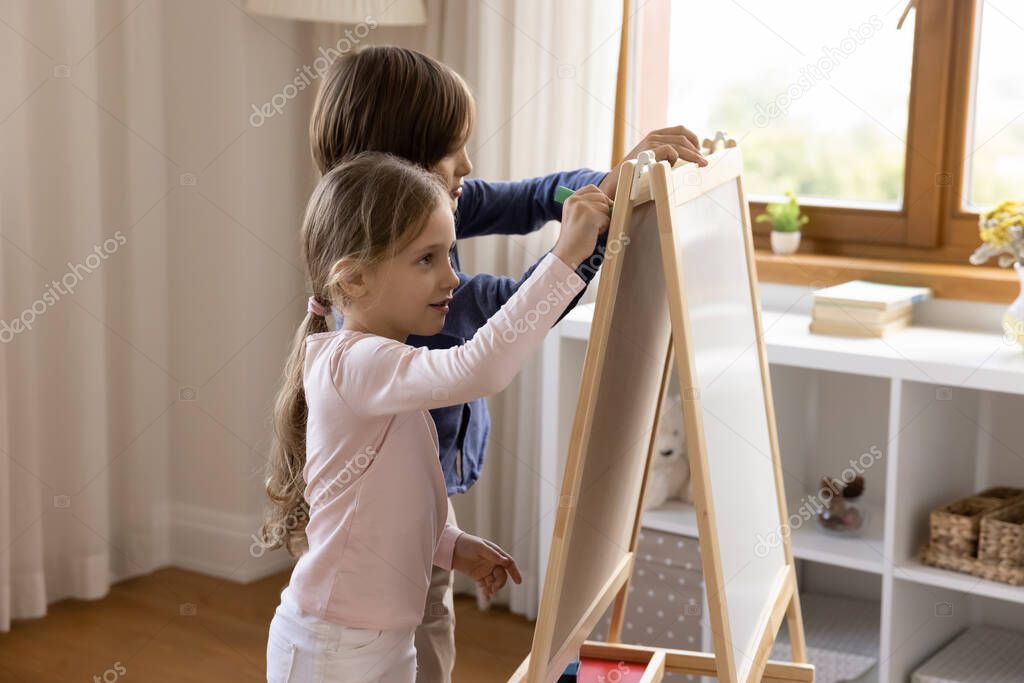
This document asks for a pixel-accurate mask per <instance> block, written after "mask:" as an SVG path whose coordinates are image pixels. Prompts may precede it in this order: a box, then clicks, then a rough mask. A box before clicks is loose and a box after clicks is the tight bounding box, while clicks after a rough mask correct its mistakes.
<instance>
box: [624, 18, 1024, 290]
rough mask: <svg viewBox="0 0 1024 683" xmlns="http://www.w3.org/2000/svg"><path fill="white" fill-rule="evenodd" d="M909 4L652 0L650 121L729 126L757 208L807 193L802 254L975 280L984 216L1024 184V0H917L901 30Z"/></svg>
mask: <svg viewBox="0 0 1024 683" xmlns="http://www.w3.org/2000/svg"><path fill="white" fill-rule="evenodd" d="M907 4H908V1H907V0H888V1H887V2H880V1H879V2H876V1H875V0H863V1H862V2H859V3H853V2H820V1H819V2H813V0H791V1H789V2H785V3H780V2H772V1H771V0H729V1H728V2H723V1H720V0H673V1H671V2H670V1H669V0H647V2H645V3H643V4H642V6H641V15H640V17H639V21H638V33H639V35H641V36H643V40H644V42H643V44H642V45H641V48H642V49H641V53H642V58H641V59H640V61H639V67H638V76H637V79H636V80H637V87H636V92H637V93H638V95H637V97H638V101H637V108H638V110H639V111H638V115H639V120H641V121H648V122H649V121H658V122H668V123H685V124H686V125H688V126H689V127H690V128H693V129H694V130H696V131H697V132H698V134H701V135H710V134H711V133H713V132H714V131H715V130H716V129H725V130H728V131H729V133H730V135H732V136H733V137H734V138H736V139H737V140H738V141H739V143H740V146H741V148H742V149H743V150H744V155H743V156H744V165H745V176H744V180H745V183H746V189H747V192H748V194H749V196H750V199H751V201H750V209H751V213H752V214H754V215H756V214H757V213H759V212H761V211H762V210H763V208H764V202H765V201H767V200H772V199H774V198H775V197H778V196H780V195H782V193H783V192H785V191H786V190H794V191H795V192H796V193H797V195H798V196H799V197H800V199H801V203H802V204H803V205H804V207H805V212H806V213H807V215H808V216H809V217H810V219H811V221H810V223H809V224H808V225H807V226H806V227H805V229H804V231H803V232H804V236H803V240H802V243H801V253H810V254H815V255H823V256H830V255H835V256H854V257H859V258H862V259H875V260H877V259H889V260H895V261H898V262H899V263H905V262H907V261H917V262H922V263H929V262H930V263H935V264H961V265H963V266H964V267H965V269H966V270H965V271H964V273H968V274H966V275H964V277H967V278H974V277H976V275H977V273H978V272H979V270H980V269H977V268H975V269H974V270H973V271H972V270H971V267H970V266H968V265H967V263H968V261H967V259H968V256H969V255H970V254H971V252H972V251H973V250H974V248H975V246H977V243H978V228H977V223H978V215H977V214H978V211H979V210H981V209H983V208H984V207H986V206H987V205H990V204H993V203H996V202H999V201H1002V200H1004V199H1010V198H1015V197H1016V198H1019V197H1020V196H1021V193H1022V192H1024V67H1022V66H1021V65H1022V63H1024V62H1022V60H1021V58H1020V56H1019V46H1020V45H1021V44H1024V3H1021V2H1017V1H1010V0H995V4H993V2H992V1H991V0H915V2H913V8H912V10H910V11H909V14H908V16H907V18H906V20H905V22H904V24H903V26H902V28H901V29H900V30H896V24H897V22H898V21H899V18H900V15H901V14H902V12H903V10H904V9H905V8H906V6H907ZM666 25H667V26H669V27H670V30H663V29H662V27H663V26H666ZM651 55H657V56H658V57H659V58H660V59H662V60H664V63H666V64H668V69H667V71H668V73H667V74H664V73H659V69H657V68H650V66H649V65H650V64H651V63H652V59H651ZM645 64H646V65H648V66H647V67H646V68H645V67H644V65H645ZM826 71H827V73H825V72H826ZM645 75H646V79H647V80H645ZM666 84H667V87H666ZM659 89H660V92H659ZM754 231H755V245H756V246H757V247H759V248H761V249H764V248H766V247H767V242H768V235H767V232H768V228H767V226H765V225H764V224H755V225H754ZM864 263H867V262H866V261H865V262H864ZM864 267H868V266H866V265H865V266H864ZM894 270H895V271H897V272H898V270H899V266H897V268H895V269H894V268H890V272H891V271H894ZM904 270H905V268H904ZM956 277H960V275H957V276H956ZM1000 277H1001V276H1000ZM990 279H992V278H990ZM995 279H998V278H995ZM1000 282H1001V281H1000ZM1007 282H1009V281H1007ZM993 286H998V287H1000V288H1002V287H1004V285H1003V284H999V285H993ZM999 291H1000V292H1003V289H1000V290H999ZM999 296H1002V293H1000V294H999ZM1011 298H1012V297H1011Z"/></svg>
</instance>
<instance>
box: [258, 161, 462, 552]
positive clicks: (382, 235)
mask: <svg viewBox="0 0 1024 683" xmlns="http://www.w3.org/2000/svg"><path fill="white" fill-rule="evenodd" d="M438 206H442V207H445V208H447V207H448V201H447V189H446V188H445V185H444V183H443V182H442V181H441V179H440V178H439V177H438V176H436V175H434V174H433V173H430V172H429V171H427V170H425V169H422V168H419V167H417V166H414V165H412V164H410V163H408V162H406V161H403V160H401V159H399V158H397V157H395V156H391V155H389V154H381V153H379V152H365V153H363V154H358V155H356V156H354V157H352V158H351V159H347V160H345V161H344V162H343V163H341V164H339V165H337V166H335V167H334V168H333V169H331V170H330V171H328V172H327V174H326V175H324V176H323V177H322V178H321V179H320V182H319V183H318V184H317V186H316V188H315V189H314V190H313V194H312V196H311V197H310V199H309V204H307V206H306V214H305V218H304V219H303V222H302V253H303V256H304V258H305V260H306V266H307V268H308V272H309V279H310V282H311V283H312V287H313V296H315V297H316V300H317V301H318V302H319V303H320V304H321V305H323V306H324V307H325V308H329V307H330V306H331V305H332V304H335V303H336V304H340V305H342V306H344V305H346V304H348V303H349V298H348V297H347V296H346V294H345V292H344V290H343V288H342V284H341V282H342V281H343V280H344V279H345V277H346V276H347V275H348V274H350V273H351V272H353V271H354V270H357V269H360V268H365V267H372V266H374V265H376V264H378V263H380V262H381V261H384V260H385V259H387V258H389V257H390V256H392V255H394V254H396V253H397V252H398V251H400V250H401V249H402V248H403V247H404V246H405V245H406V244H408V243H409V242H411V241H412V240H414V239H416V237H418V236H419V234H420V233H421V232H422V231H423V228H424V227H425V225H426V222H427V218H428V217H429V216H430V214H431V212H432V211H434V209H436V208H437V207H438ZM341 259H347V261H346V262H345V264H341V266H337V265H336V264H338V262H339V261H340V260H341ZM327 331H328V329H327V322H326V321H325V320H324V318H323V316H319V315H313V314H312V313H307V314H306V318H305V320H303V321H302V324H300V325H299V330H298V332H297V334H296V335H295V338H294V342H293V344H292V350H291V353H289V355H288V358H287V360H286V362H285V367H284V377H283V382H282V385H281V388H280V390H279V391H278V394H277V399H276V401H275V403H274V438H273V442H272V444H271V450H270V457H269V461H268V464H267V478H266V489H267V496H269V498H270V505H269V507H268V509H267V515H266V518H265V520H264V524H263V527H262V529H261V530H260V538H261V545H262V546H263V547H264V548H269V549H274V548H279V547H281V546H282V545H283V546H284V547H285V548H286V549H287V550H288V552H289V554H291V555H293V556H295V555H298V554H301V552H302V551H303V550H304V549H305V547H306V522H307V521H308V519H309V505H308V503H307V501H306V499H305V498H304V492H305V489H306V481H305V477H304V475H303V469H304V468H305V465H306V418H307V415H308V412H307V406H306V394H305V391H304V389H303V383H302V379H303V367H304V365H305V359H306V337H307V336H308V335H310V334H313V333H316V332H327Z"/></svg>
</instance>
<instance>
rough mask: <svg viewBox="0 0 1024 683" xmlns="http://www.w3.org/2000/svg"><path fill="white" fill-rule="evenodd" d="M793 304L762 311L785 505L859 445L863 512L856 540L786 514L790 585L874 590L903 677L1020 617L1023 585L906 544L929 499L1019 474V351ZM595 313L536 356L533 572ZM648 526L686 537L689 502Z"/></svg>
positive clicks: (914, 541) (892, 677)
mask: <svg viewBox="0 0 1024 683" xmlns="http://www.w3.org/2000/svg"><path fill="white" fill-rule="evenodd" d="M762 298H763V299H764V297H762ZM769 298H770V297H769ZM766 305H767V302H766ZM793 310H798V307H796V306H793V307H792V308H791V310H790V311H789V312H776V311H771V310H766V311H765V312H764V315H763V319H764V329H765V340H766V344H767V351H768V361H769V365H770V368H771V379H772V390H773V397H774V401H775V409H776V421H777V424H778V429H779V442H780V450H781V454H782V465H783V476H784V479H785V486H786V497H787V504H788V507H789V512H790V514H791V515H793V514H794V513H798V512H799V510H800V509H801V505H802V504H803V503H804V502H805V501H806V500H807V496H808V494H810V493H811V492H812V491H814V490H815V489H816V488H817V484H818V482H819V481H820V478H821V477H822V476H824V475H832V476H837V475H839V473H840V472H841V471H842V469H843V468H845V467H847V466H848V465H849V461H850V460H851V459H854V460H860V462H861V463H862V469H863V476H864V478H865V481H866V491H865V494H864V497H863V499H862V500H863V503H864V506H865V508H866V509H867V510H868V515H869V516H868V523H867V527H866V529H865V531H864V533H863V534H862V535H861V536H860V537H859V538H854V539H841V538H836V537H834V536H830V535H826V534H824V533H822V532H821V531H820V530H818V529H817V528H816V526H817V525H816V522H815V521H814V520H813V519H809V520H808V521H806V522H805V523H803V524H802V525H800V526H799V527H798V528H796V529H794V532H793V551H794V555H795V556H796V558H797V559H798V564H799V565H800V567H799V569H800V585H801V590H802V591H811V592H817V593H831V594H836V595H845V596H849V597H855V598H861V599H869V600H875V601H878V603H879V606H880V615H881V616H880V623H879V632H880V645H879V649H880V652H879V666H878V672H877V674H878V680H879V681H880V682H881V683H903V682H904V681H908V680H909V679H910V674H911V673H912V672H913V670H914V668H916V667H917V666H918V665H919V664H920V663H921V662H923V661H924V660H925V659H927V658H928V657H929V656H930V655H931V654H932V653H933V652H935V651H936V650H938V649H939V648H940V647H941V646H942V645H944V644H945V643H946V642H948V641H949V640H950V639H952V638H953V637H954V636H955V635H956V634H957V633H959V632H960V631H961V630H963V629H964V628H966V627H967V626H969V625H971V624H976V623H988V624H993V625H997V626H1003V627H1008V628H1013V629H1017V630H1024V587H1014V586H1009V585H1006V584H1001V583H997V582H993V581H986V580H981V579H977V578H975V577H972V576H969V575H966V574H959V573H956V572H951V571H945V570H940V569H935V568H932V567H927V566H925V565H923V564H921V563H920V561H919V560H918V559H917V553H918V551H919V550H920V548H921V546H922V545H923V544H924V543H925V542H926V540H927V534H928V513H929V512H930V511H931V510H932V509H933V508H935V507H937V506H939V505H941V504H943V503H946V502H950V501H952V500H954V499H955V498H959V497H962V496H966V495H970V494H972V493H974V492H976V491H978V490H980V489H982V488H986V487H988V486H996V485H1017V486H1020V487H1021V488H1024V353H1022V352H1021V349H1020V348H1019V347H1017V346H1015V345H1012V344H1009V343H1007V342H1006V341H1005V340H1004V339H1003V338H1002V337H1001V336H1000V335H999V334H995V333H985V332H976V331H966V330H959V329H945V328H940V327H918V326H915V327H911V328H908V329H906V330H903V331H900V332H896V333H894V334H891V335H889V336H887V337H885V338H884V339H852V338H844V337H828V336H820V335H813V334H811V333H810V332H809V331H808V324H809V322H810V318H809V317H808V316H807V315H803V314H801V313H799V312H793ZM932 310H934V309H932ZM592 315H593V305H586V306H580V307H578V308H576V309H574V310H573V311H571V312H570V313H569V314H568V315H567V316H566V317H565V318H564V319H563V320H562V321H561V322H560V323H559V324H558V325H557V326H556V327H555V329H554V330H553V332H552V334H551V335H549V337H548V340H547V342H546V344H545V348H544V352H543V356H542V360H541V365H542V370H543V373H544V374H543V377H544V391H543V393H542V395H541V396H540V397H539V398H540V403H541V405H540V408H541V410H540V416H541V475H542V480H543V482H544V485H542V487H541V492H540V503H539V505H540V510H539V518H540V519H541V520H542V525H543V528H542V530H541V534H540V548H539V556H540V561H541V562H540V567H541V572H542V576H541V581H542V582H543V571H544V569H545V568H546V566H547V556H548V547H547V545H548V542H549V540H550V538H551V530H552V529H551V527H552V525H553V523H554V516H555V515H554V511H555V509H556V508H557V502H558V501H557V499H558V495H559V486H560V478H561V473H562V470H563V468H564V458H565V453H566V450H567V448H568V440H569V432H570V430H571V427H572V420H573V415H574V414H575V408H576V399H577V396H578V393H579V383H580V374H581V371H582V367H583V360H584V356H585V353H586V341H587V339H588V338H589V335H590V322H591V317H592ZM969 316H970V313H965V314H964V317H965V318H967V317H969ZM926 317H927V316H926ZM953 318H954V319H955V318H956V315H954V316H953ZM996 329H997V328H996ZM876 454H877V455H876ZM861 456H864V457H863V459H861ZM864 463H867V467H863V464H864ZM644 525H645V526H648V527H650V528H656V529H660V530H663V531H668V532H671V533H678V534H680V535H682V536H688V537H696V536H697V528H696V523H695V519H694V512H693V508H692V506H690V505H688V504H686V503H681V502H678V501H676V502H670V503H668V504H667V505H666V506H664V507H663V508H660V509H657V510H651V511H648V512H647V513H645V516H644ZM1021 677H1022V680H1024V672H1021Z"/></svg>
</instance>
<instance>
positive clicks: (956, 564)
mask: <svg viewBox="0 0 1024 683" xmlns="http://www.w3.org/2000/svg"><path fill="white" fill-rule="evenodd" d="M921 561H922V562H924V563H925V564H927V565H931V566H932V567H938V568H940V569H952V570H953V571H957V572H963V573H965V574H972V575H974V576H977V577H979V578H982V579H989V580H990V581H999V582H1001V583H1008V584H1010V585H1011V586H1024V566H1016V567H1014V566H1009V565H1006V564H1004V563H996V562H985V561H982V560H979V559H977V558H975V557H968V556H966V555H959V554H957V553H954V552H950V551H949V550H946V549H944V548H936V547H933V546H925V547H924V548H923V549H922V551H921Z"/></svg>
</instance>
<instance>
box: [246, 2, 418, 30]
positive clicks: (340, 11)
mask: <svg viewBox="0 0 1024 683" xmlns="http://www.w3.org/2000/svg"><path fill="white" fill-rule="evenodd" d="M245 9H246V11H247V12H250V13H252V14H264V15H267V16H271V17H279V18H283V19H301V20H303V21H321V22H333V23H338V24H359V23H362V22H364V21H366V18H367V17H372V18H373V19H374V21H376V22H377V23H378V24H379V25H381V26H419V25H422V24H425V23H427V12H426V8H425V7H424V6H423V0H245Z"/></svg>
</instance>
